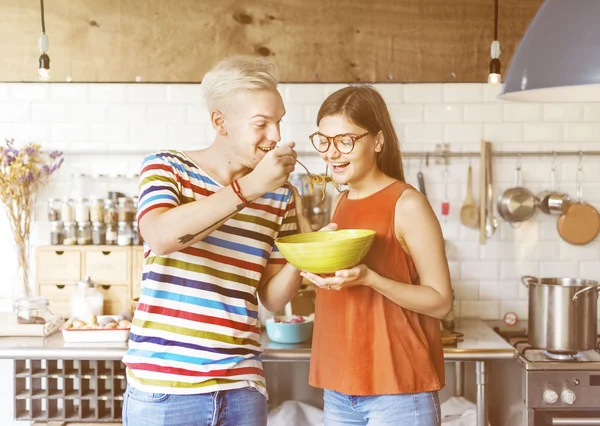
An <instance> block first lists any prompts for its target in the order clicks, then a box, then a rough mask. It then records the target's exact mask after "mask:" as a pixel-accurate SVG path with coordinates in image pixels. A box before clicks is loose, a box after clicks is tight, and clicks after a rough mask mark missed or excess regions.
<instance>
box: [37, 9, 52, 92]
mask: <svg viewBox="0 0 600 426" xmlns="http://www.w3.org/2000/svg"><path fill="white" fill-rule="evenodd" d="M40 10H41V15H42V34H40V38H39V39H38V47H39V49H40V52H41V53H42V54H41V55H40V58H39V59H38V63H39V67H38V78H39V79H40V80H42V81H48V80H50V57H49V56H48V54H47V53H46V52H47V51H48V49H49V47H50V40H49V39H48V36H47V35H46V23H45V19H44V0H40Z"/></svg>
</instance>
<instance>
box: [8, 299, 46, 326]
mask: <svg viewBox="0 0 600 426" xmlns="http://www.w3.org/2000/svg"><path fill="white" fill-rule="evenodd" d="M13 307H14V310H15V314H16V315H17V323H18V324H45V323H46V322H47V321H49V320H50V319H51V318H52V316H53V315H52V312H50V310H49V309H48V299H46V298H45V297H23V298H21V299H17V300H15V302H14V304H13Z"/></svg>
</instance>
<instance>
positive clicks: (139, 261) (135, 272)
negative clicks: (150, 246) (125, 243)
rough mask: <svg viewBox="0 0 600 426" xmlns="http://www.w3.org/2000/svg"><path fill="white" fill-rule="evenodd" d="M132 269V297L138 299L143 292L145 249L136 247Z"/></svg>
mask: <svg viewBox="0 0 600 426" xmlns="http://www.w3.org/2000/svg"><path fill="white" fill-rule="evenodd" d="M132 264H133V265H132V268H131V297H132V298H133V299H137V298H138V297H140V294H141V291H142V270H143V268H144V249H143V248H142V247H134V248H133V253H132Z"/></svg>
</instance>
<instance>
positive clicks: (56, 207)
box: [48, 198, 61, 222]
mask: <svg viewBox="0 0 600 426" xmlns="http://www.w3.org/2000/svg"><path fill="white" fill-rule="evenodd" d="M60 209H61V201H60V200H57V199H56V198H50V199H48V222H58V221H59V220H61V219H60Z"/></svg>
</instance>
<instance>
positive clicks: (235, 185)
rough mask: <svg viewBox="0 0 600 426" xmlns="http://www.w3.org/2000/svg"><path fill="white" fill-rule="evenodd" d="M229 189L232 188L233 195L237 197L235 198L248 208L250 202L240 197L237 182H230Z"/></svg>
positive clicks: (240, 193)
mask: <svg viewBox="0 0 600 426" xmlns="http://www.w3.org/2000/svg"><path fill="white" fill-rule="evenodd" d="M231 188H233V192H234V193H235V195H237V197H238V198H239V199H240V201H241V202H242V203H243V204H244V206H246V207H250V202H249V201H248V200H246V198H245V197H244V196H243V195H242V191H241V189H240V184H239V182H238V181H237V180H234V181H233V182H231Z"/></svg>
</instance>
